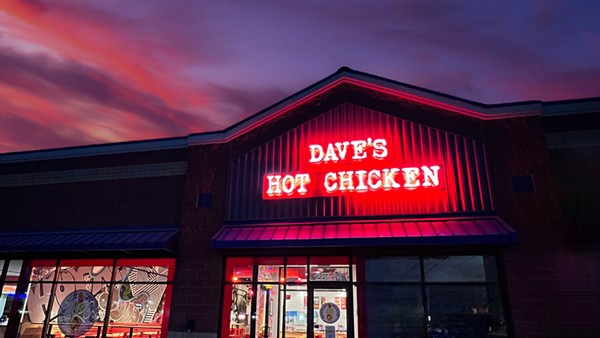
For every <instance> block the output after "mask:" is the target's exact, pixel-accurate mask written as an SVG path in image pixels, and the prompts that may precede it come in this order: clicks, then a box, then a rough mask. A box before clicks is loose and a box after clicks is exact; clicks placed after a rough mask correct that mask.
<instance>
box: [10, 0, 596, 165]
mask: <svg viewBox="0 0 600 338" xmlns="http://www.w3.org/2000/svg"><path fill="white" fill-rule="evenodd" d="M599 18H600V1H546V0H544V1H522V0H520V1H397V0H395V1H391V0H390V1H366V0H365V1H352V0H345V1H311V0H302V1H294V2H292V1H281V0H278V1H260V0H257V1H191V0H190V1H166V0H165V1H149V0H139V1H131V0H128V1H122V0H97V1H90V0H86V1H78V0H72V1H41V0H36V1H12V0H5V1H2V4H1V5H0V153H1V152H14V151H23V150H31V149H45V148H54V147H65V146H76V145H84V144H95V143H106V142H118V141H128V140H140V139H148V138H159V137H170V136H185V135H187V134H190V133H195V132H204V131H211V130H220V129H223V128H225V127H227V126H229V125H231V124H233V123H235V122H237V121H239V120H241V119H243V118H244V117H246V116H248V115H251V114H253V113H256V112H257V111H259V110H261V109H263V108H265V107H267V106H269V105H271V104H272V103H275V102H276V101H279V100H281V99H283V98H285V97H286V96H288V95H290V94H292V93H294V92H296V91H298V90H300V89H303V88H304V87H306V86H309V85H311V84H312V83H314V82H316V81H318V80H320V79H322V78H324V77H326V76H328V75H330V74H331V73H333V72H335V71H336V70H337V69H338V68H340V67H341V66H348V67H351V68H354V69H356V70H359V71H363V72H367V73H372V74H375V75H379V76H383V77H386V78H390V79H393V80H396V81H400V82H405V83H408V84H412V85H416V86H420V87H424V88H427V89H431V90H435V91H439V92H443V93H446V94H450V95H455V96H458V97H461V98H465V99H469V100H473V101H478V102H482V103H489V104H493V103H503V102H514V101H526V100H543V101H553V100H564V99H573V98H583V97H597V96H600V19H599Z"/></svg>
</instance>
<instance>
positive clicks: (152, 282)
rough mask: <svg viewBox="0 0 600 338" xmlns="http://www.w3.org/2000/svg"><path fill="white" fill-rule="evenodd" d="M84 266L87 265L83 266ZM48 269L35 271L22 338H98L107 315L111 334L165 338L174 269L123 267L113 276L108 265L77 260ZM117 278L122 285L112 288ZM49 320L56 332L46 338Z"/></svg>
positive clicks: (145, 266)
mask: <svg viewBox="0 0 600 338" xmlns="http://www.w3.org/2000/svg"><path fill="white" fill-rule="evenodd" d="M140 261H144V260H140ZM80 262H81V264H82V265H77V263H80ZM147 262H150V260H147ZM43 263H44V264H42V266H36V267H32V274H31V276H30V280H31V283H30V285H29V290H28V294H27V297H24V299H25V300H26V302H23V303H24V306H25V308H24V309H25V310H24V311H20V313H22V314H23V315H22V317H21V323H20V327H19V336H20V337H21V338H26V337H36V338H39V337H41V336H44V334H51V335H54V337H57V338H60V337H64V336H65V334H67V335H79V334H82V333H83V334H85V335H90V336H96V335H97V334H98V333H99V332H101V331H102V326H103V324H104V319H105V318H106V316H107V312H108V319H109V322H110V323H111V324H110V327H109V332H117V331H118V332H121V331H122V332H123V333H125V332H127V333H128V334H131V333H132V331H133V333H136V332H140V334H142V333H144V332H145V333H148V335H155V336H156V335H159V334H160V331H161V323H162V314H163V312H164V306H165V298H166V297H165V296H166V291H167V288H168V285H167V284H166V283H165V282H166V281H167V274H168V267H166V266H149V265H140V266H137V265H136V266H127V265H122V266H119V269H117V270H116V271H113V268H112V266H109V265H106V263H105V262H104V264H105V265H102V262H98V263H99V264H100V265H93V262H90V261H77V260H72V261H68V262H65V265H64V266H61V267H60V268H59V269H58V270H57V269H56V268H55V267H50V266H49V265H47V264H45V263H46V262H43ZM114 278H116V279H117V281H118V283H114V284H111V280H112V279H114ZM55 279H56V283H54V280H55ZM113 282H114V281H113ZM111 290H112V296H111V297H109V294H110V293H111ZM65 309H66V310H65ZM92 309H94V311H92V312H90V311H91V310H92ZM46 314H48V320H49V324H50V326H49V327H48V328H47V331H46V332H45V333H44V334H43V333H42V332H41V331H42V327H43V323H44V321H45V320H46V318H47V317H46ZM61 325H62V327H61ZM82 330H83V331H86V332H83V331H82ZM111 330H112V331H111ZM115 330H117V331H115ZM0 338H1V337H0Z"/></svg>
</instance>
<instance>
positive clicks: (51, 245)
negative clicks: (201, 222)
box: [0, 228, 179, 254]
mask: <svg viewBox="0 0 600 338" xmlns="http://www.w3.org/2000/svg"><path fill="white" fill-rule="evenodd" d="M178 232H179V229H177V228H150V229H118V230H81V231H53V232H21V233H3V234H2V236H0V252H2V253H15V254H18V253H41V252H82V251H85V252H96V251H139V250H144V251H150V250H152V251H169V252H170V251H171V250H172V247H173V245H174V244H176V243H174V239H175V236H176V235H177V233H178Z"/></svg>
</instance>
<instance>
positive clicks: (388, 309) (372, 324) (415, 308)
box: [366, 285, 425, 338]
mask: <svg viewBox="0 0 600 338" xmlns="http://www.w3.org/2000/svg"><path fill="white" fill-rule="evenodd" d="M366 315H367V328H368V336H369V337H398V338H400V337H402V338H413V337H423V336H424V333H425V332H424V327H423V301H422V296H421V287H420V286H419V285H367V287H366Z"/></svg>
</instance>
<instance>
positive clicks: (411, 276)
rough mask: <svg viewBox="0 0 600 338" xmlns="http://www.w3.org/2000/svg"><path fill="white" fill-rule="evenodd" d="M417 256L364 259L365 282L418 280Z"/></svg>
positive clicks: (418, 264) (418, 266)
mask: <svg viewBox="0 0 600 338" xmlns="http://www.w3.org/2000/svg"><path fill="white" fill-rule="evenodd" d="M420 262H421V261H420V259H419V257H382V258H374V259H367V260H365V279H366V281H367V282H420V281H421V266H420V264H421V263H420Z"/></svg>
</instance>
